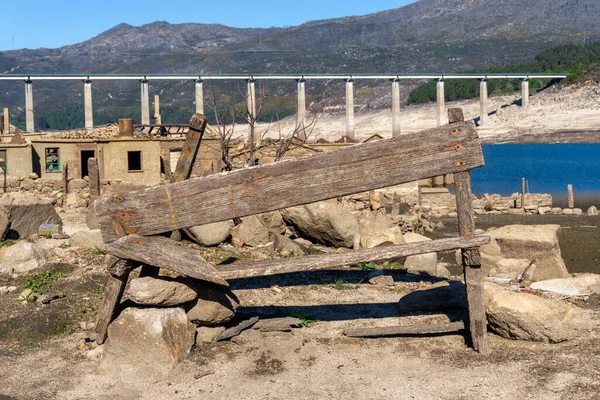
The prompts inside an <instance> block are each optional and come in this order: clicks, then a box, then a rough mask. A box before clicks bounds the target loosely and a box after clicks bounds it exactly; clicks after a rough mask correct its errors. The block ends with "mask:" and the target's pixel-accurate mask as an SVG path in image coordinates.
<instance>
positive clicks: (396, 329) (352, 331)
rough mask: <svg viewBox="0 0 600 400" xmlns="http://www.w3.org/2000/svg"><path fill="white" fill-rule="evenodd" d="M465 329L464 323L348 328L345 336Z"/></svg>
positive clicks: (426, 332) (391, 334) (423, 332)
mask: <svg viewBox="0 0 600 400" xmlns="http://www.w3.org/2000/svg"><path fill="white" fill-rule="evenodd" d="M462 329H465V324H464V322H462V321H458V322H452V323H450V324H439V325H430V324H426V325H412V326H384V327H377V328H347V329H345V330H344V335H346V336H349V337H383V336H399V335H426V334H432V333H446V332H456V331H460V330H462Z"/></svg>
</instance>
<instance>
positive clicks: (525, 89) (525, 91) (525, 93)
mask: <svg viewBox="0 0 600 400" xmlns="http://www.w3.org/2000/svg"><path fill="white" fill-rule="evenodd" d="M521 92H522V97H521V106H522V107H523V108H529V79H523V82H521Z"/></svg>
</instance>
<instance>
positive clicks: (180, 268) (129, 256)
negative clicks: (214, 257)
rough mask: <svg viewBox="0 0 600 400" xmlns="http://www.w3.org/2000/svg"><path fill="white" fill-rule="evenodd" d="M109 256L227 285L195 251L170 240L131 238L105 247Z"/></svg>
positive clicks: (142, 237) (125, 238)
mask: <svg viewBox="0 0 600 400" xmlns="http://www.w3.org/2000/svg"><path fill="white" fill-rule="evenodd" d="M108 251H109V253H110V254H111V255H113V256H116V257H118V258H121V259H125V260H134V261H137V262H140V263H142V264H144V265H149V266H153V267H159V268H166V269H168V270H170V271H173V272H177V273H180V274H182V275H185V276H187V277H190V278H194V279H199V280H203V281H206V282H211V283H215V284H217V285H222V286H229V285H228V283H227V282H226V281H225V280H224V279H223V278H222V277H221V276H220V275H219V273H218V272H217V270H216V269H215V267H214V266H213V265H212V264H210V263H208V262H206V261H205V260H204V259H203V258H202V257H200V254H198V252H197V251H196V250H194V249H192V248H190V247H187V246H185V245H183V244H181V243H178V242H175V241H173V240H171V239H168V238H165V237H162V236H154V237H146V236H140V235H130V236H125V237H122V238H121V239H119V240H117V241H115V242H112V243H110V244H109V245H108Z"/></svg>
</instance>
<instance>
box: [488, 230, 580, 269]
mask: <svg viewBox="0 0 600 400" xmlns="http://www.w3.org/2000/svg"><path fill="white" fill-rule="evenodd" d="M559 230H560V225H507V226H503V227H502V228H498V229H490V230H489V233H490V235H491V236H492V241H491V243H489V244H486V245H483V246H481V247H480V249H479V250H480V252H481V261H482V267H483V271H484V274H486V275H487V274H489V272H490V270H491V269H492V268H496V264H497V263H498V261H500V260H501V259H503V258H515V259H528V260H535V265H536V266H537V268H536V271H535V280H537V281H540V280H546V279H554V278H568V277H570V275H569V271H567V267H566V266H565V262H564V260H563V258H562V255H561V253H560V247H559V244H558V232H559Z"/></svg>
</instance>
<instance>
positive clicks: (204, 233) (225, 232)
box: [185, 220, 233, 246]
mask: <svg viewBox="0 0 600 400" xmlns="http://www.w3.org/2000/svg"><path fill="white" fill-rule="evenodd" d="M232 228H233V221H231V220H229V221H221V222H214V223H212V224H206V225H199V226H193V227H191V228H188V229H186V230H185V233H186V234H187V235H188V236H189V237H190V239H192V240H193V241H194V242H196V243H198V244H199V245H202V246H216V245H218V244H220V243H223V242H224V241H226V240H227V238H229V236H230V235H231V229H232Z"/></svg>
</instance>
